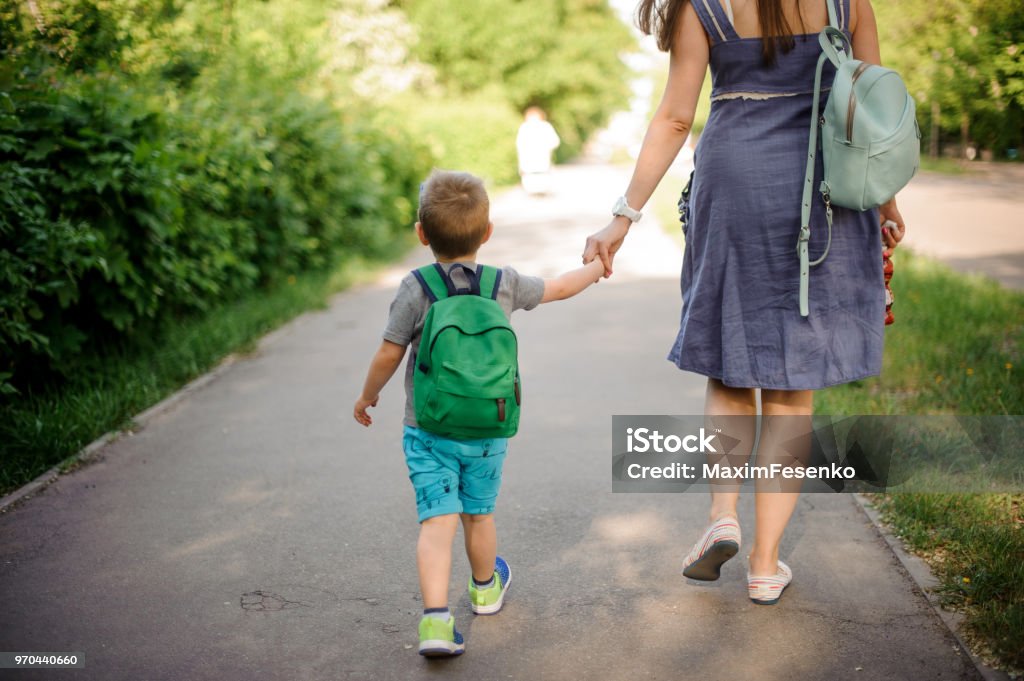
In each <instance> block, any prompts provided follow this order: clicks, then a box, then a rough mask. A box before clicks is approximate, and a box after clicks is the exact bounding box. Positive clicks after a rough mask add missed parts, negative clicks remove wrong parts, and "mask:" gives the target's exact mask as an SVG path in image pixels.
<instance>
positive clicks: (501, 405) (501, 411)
mask: <svg viewBox="0 0 1024 681" xmlns="http://www.w3.org/2000/svg"><path fill="white" fill-rule="evenodd" d="M498 420H499V421H504V420H505V398H504V397H499V398H498Z"/></svg>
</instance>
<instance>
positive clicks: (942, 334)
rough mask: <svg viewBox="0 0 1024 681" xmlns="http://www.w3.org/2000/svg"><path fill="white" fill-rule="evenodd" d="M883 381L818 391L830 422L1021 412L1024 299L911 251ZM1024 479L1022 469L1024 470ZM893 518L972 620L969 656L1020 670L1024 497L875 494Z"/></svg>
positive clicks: (954, 604) (904, 259)
mask: <svg viewBox="0 0 1024 681" xmlns="http://www.w3.org/2000/svg"><path fill="white" fill-rule="evenodd" d="M894 264H895V267H896V269H895V272H894V276H893V279H892V288H893V293H894V296H895V305H894V307H893V310H894V312H895V314H896V323H895V324H893V325H892V326H890V327H889V328H888V329H887V330H886V343H885V346H886V349H885V358H884V365H883V371H882V375H881V376H880V377H879V378H875V379H871V380H868V381H857V382H855V383H849V384H845V385H842V386H836V387H834V388H829V389H828V390H823V391H819V392H818V393H817V395H816V396H815V410H816V411H817V412H818V413H822V414H960V415H994V414H1024V372H1022V371H1021V368H1022V367H1021V364H1022V359H1021V353H1022V350H1024V348H1022V332H1024V294H1021V293H1020V292H1017V291H1008V290H1006V289H1004V288H1001V287H1000V286H999V285H998V284H996V283H995V282H993V281H991V280H989V279H986V278H983V277H978V276H966V275H962V274H958V273H955V272H953V271H952V270H950V269H949V268H947V267H946V266H944V265H942V264H940V263H937V262H935V261H932V260H928V259H926V258H923V257H919V256H915V255H913V254H912V253H911V252H909V251H907V250H906V249H898V250H897V251H896V254H895V256H894ZM1018 470H1019V468H1018ZM872 502H873V503H875V504H876V505H877V506H878V507H879V509H880V510H881V512H882V514H883V517H884V519H885V521H886V522H887V523H888V524H889V525H890V526H892V527H893V528H894V529H895V530H896V532H897V533H898V534H899V535H900V536H901V537H902V538H903V539H904V540H905V541H906V543H907V544H908V546H910V548H911V549H913V550H914V551H915V552H917V553H918V554H919V555H921V556H922V557H923V558H924V559H925V560H926V561H927V562H928V564H929V566H930V567H931V568H932V571H933V572H934V574H935V576H936V577H937V578H938V579H939V581H940V587H939V593H940V594H941V596H942V599H943V602H944V603H945V604H946V605H947V606H948V607H951V608H954V609H956V610H959V611H961V612H962V613H963V614H964V617H965V619H964V624H963V629H964V633H965V635H966V637H967V638H968V640H970V641H971V644H972V647H974V648H975V650H976V651H977V652H979V653H980V654H981V655H982V656H983V657H985V658H986V659H988V660H990V661H991V662H992V663H994V664H997V665H1000V666H1003V667H1005V668H1009V669H1013V668H1017V669H1020V668H1024V518H1022V515H1021V512H1022V508H1024V494H907V493H902V494H901V493H893V494H885V495H878V494H876V495H872Z"/></svg>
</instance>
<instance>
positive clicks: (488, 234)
mask: <svg viewBox="0 0 1024 681" xmlns="http://www.w3.org/2000/svg"><path fill="white" fill-rule="evenodd" d="M492 234H494V223H493V222H490V221H488V222H487V231H486V232H485V233H484V238H483V239H482V240H481V241H480V245H481V246H483V245H484V244H485V243H487V240H488V239H490V238H491V235H492Z"/></svg>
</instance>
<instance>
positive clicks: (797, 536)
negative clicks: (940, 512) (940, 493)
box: [0, 165, 976, 681]
mask: <svg viewBox="0 0 1024 681" xmlns="http://www.w3.org/2000/svg"><path fill="white" fill-rule="evenodd" d="M625 172H626V171H624V170H622V169H617V168H612V167H608V166H603V165H577V166H571V167H566V168H562V169H559V172H558V173H557V174H556V176H555V178H554V179H555V193H554V194H553V195H552V196H549V197H545V198H530V197H527V196H525V195H523V194H522V193H521V192H519V191H518V190H514V191H510V192H507V193H504V194H502V195H501V196H499V197H497V198H496V199H495V201H494V205H493V217H494V221H495V224H496V235H495V237H494V238H493V239H492V241H491V243H489V244H487V245H486V246H485V247H484V249H483V250H482V252H481V261H485V262H492V263H498V264H504V263H508V264H513V265H514V266H516V267H517V268H518V269H519V270H520V271H522V272H524V273H529V274H539V275H550V274H554V273H557V272H558V271H561V270H562V269H565V268H569V267H573V266H575V265H576V264H577V263H578V262H579V254H580V251H581V247H582V243H583V238H584V236H585V235H586V234H588V233H590V232H591V231H593V230H594V229H596V228H598V227H600V226H601V225H603V224H604V223H605V221H606V213H607V208H608V205H606V204H609V205H610V201H609V200H606V199H608V197H614V196H616V195H617V194H618V193H619V192H621V188H622V187H623V186H624V184H625V181H626V175H625ZM595 197H599V200H598V199H595ZM633 231H634V233H633V234H631V236H630V237H629V240H628V241H627V244H626V247H625V248H624V250H623V251H622V253H621V256H620V258H619V259H618V260H617V261H616V265H617V267H616V270H617V271H616V275H615V277H613V278H612V279H611V280H608V281H603V282H601V283H600V284H599V285H597V286H596V287H593V288H591V289H590V290H588V291H586V292H584V293H583V294H582V295H581V296H579V297H578V298H575V299H573V300H570V301H566V302H560V303H553V304H550V305H543V306H541V307H540V308H538V309H536V310H534V311H530V312H518V313H516V314H515V315H514V316H513V323H514V324H515V326H516V328H517V331H518V333H519V337H520V344H521V365H522V371H523V376H524V405H523V413H522V424H523V425H522V427H521V430H520V434H519V435H517V436H516V437H515V439H514V441H513V443H512V446H511V448H510V454H509V457H508V460H507V463H506V469H505V477H504V482H503V486H502V491H501V496H500V498H499V502H498V510H497V517H498V532H499V550H500V553H501V554H502V555H504V556H505V557H506V558H507V559H508V561H509V563H510V564H511V566H512V570H513V573H514V582H513V585H512V588H511V591H510V594H509V596H508V599H507V601H506V605H505V608H504V609H503V611H502V612H501V613H500V614H498V615H497V616H493V617H474V616H473V615H472V613H471V612H470V609H469V604H468V600H467V597H466V593H465V583H466V580H467V579H468V578H469V568H468V565H467V563H466V561H465V559H464V558H463V557H462V556H461V554H460V553H459V552H458V551H457V553H456V560H455V563H454V566H455V568H454V574H453V578H452V590H451V594H452V601H451V604H452V607H453V608H454V612H455V615H456V620H457V623H458V626H459V628H460V629H461V630H462V631H463V633H464V634H465V636H466V639H467V652H466V654H465V655H463V656H462V657H461V658H458V659H454V660H446V661H427V660H424V659H422V658H421V657H420V656H419V655H417V654H416V649H415V647H416V644H417V637H416V636H417V634H416V625H417V622H418V620H419V617H420V612H421V603H420V600H419V595H418V586H417V579H416V569H415V541H416V534H417V524H416V514H415V503H414V497H413V493H412V488H411V485H410V484H409V482H408V479H407V477H406V471H405V465H404V461H403V456H402V451H401V423H400V422H401V413H402V401H403V396H402V386H401V383H400V381H399V380H398V378H397V377H396V379H395V380H393V381H392V384H391V385H389V386H388V387H387V389H386V390H385V391H384V393H383V395H382V399H381V403H380V406H379V408H377V409H376V410H375V412H374V416H375V424H374V425H373V427H372V428H370V429H364V428H362V427H360V426H359V425H357V424H356V423H355V422H354V421H353V419H352V417H351V407H352V403H353V401H354V399H355V397H356V396H357V394H358V392H359V389H360V386H361V383H362V380H363V376H364V373H365V370H366V366H367V363H368V361H369V358H370V356H371V354H372V352H373V351H374V349H375V347H376V346H377V344H378V343H379V338H380V332H381V330H382V329H383V325H384V321H385V318H386V314H387V309H388V303H389V301H390V300H391V297H392V296H393V292H394V285H395V283H396V282H397V281H398V279H400V277H401V276H402V274H403V273H404V272H406V271H408V269H409V268H411V267H413V266H416V265H419V264H421V263H424V262H427V256H428V254H427V253H426V252H425V250H421V251H418V252H417V253H416V254H415V255H414V256H413V257H412V258H410V259H409V260H408V261H407V262H405V263H403V264H402V265H401V266H400V267H396V268H394V269H393V270H392V271H390V272H388V273H386V274H385V275H384V276H382V277H381V278H380V280H379V281H377V282H375V283H373V284H372V285H365V286H361V287H358V288H355V289H352V290H349V291H347V292H345V293H343V294H340V295H338V296H337V297H336V298H335V299H334V300H333V301H332V303H331V305H330V306H329V308H328V309H326V310H323V311H317V312H313V313H309V314H305V315H303V316H301V317H299V318H298V319H296V320H294V321H293V322H292V323H290V324H288V325H286V326H285V327H283V328H282V329H279V330H278V331H276V332H274V333H272V334H270V335H269V336H267V337H266V338H265V339H263V341H262V342H261V343H260V344H259V346H258V349H257V350H256V351H255V352H253V353H252V354H251V355H249V356H246V357H244V358H241V359H240V360H239V361H237V362H235V363H234V364H233V365H231V366H230V367H229V368H228V369H227V370H226V371H224V372H223V373H222V374H221V375H219V376H218V377H217V378H216V380H213V381H211V382H209V383H208V384H206V385H205V386H204V387H202V388H201V389H199V390H196V391H195V392H194V393H192V394H190V395H189V396H188V397H187V398H185V399H183V400H181V401H179V402H178V403H177V404H176V405H175V406H174V407H173V408H171V409H169V410H167V411H165V412H162V413H160V414H159V415H158V416H156V417H155V418H153V419H151V420H150V421H149V422H148V423H147V424H146V426H145V427H144V428H142V429H141V430H139V431H138V432H136V433H135V434H133V435H130V436H124V437H122V438H120V439H118V440H116V441H115V442H113V443H112V444H110V445H109V446H107V447H106V448H104V449H103V450H102V451H101V452H100V454H99V455H98V456H96V457H95V458H94V460H93V463H91V464H89V465H87V466H84V467H82V468H81V469H79V470H77V471H75V472H73V473H71V474H68V475H65V476H62V477H61V478H59V480H58V481H57V482H56V483H54V484H52V485H50V486H49V487H47V488H46V489H45V490H44V491H43V492H41V493H39V494H37V495H35V496H33V497H31V498H28V499H26V500H25V501H23V502H21V503H19V504H18V505H16V506H15V507H13V508H11V509H10V510H8V511H7V512H6V513H4V514H2V515H0V602H2V603H3V609H2V611H0V612H2V615H0V651H37V652H44V651H46V652H51V651H76V652H80V653H83V654H84V658H85V667H84V668H83V669H76V670H34V671H29V670H17V671H15V670H3V669H0V678H3V679H8V678H10V679H18V680H22V679H24V680H29V679H61V680H63V679H97V680H103V681H117V680H122V679H124V680H128V679H131V680H132V681H135V680H138V679H175V680H182V679H189V680H191V679H221V680H224V681H227V680H232V679H238V680H240V681H241V680H255V679H274V680H277V679H281V680H289V681H293V680H296V679H366V680H373V681H379V680H388V679H396V680H398V679H401V680H407V679H429V678H435V677H436V678H440V677H444V678H447V679H473V680H475V681H479V680H485V681H486V680H490V679H493V680H498V679H502V680H507V679H523V680H534V679H609V680H611V679H704V680H709V681H713V680H715V679H752V680H758V681H760V680H772V679H780V680H781V679H806V680H817V679H821V680H826V679H827V680H835V679H857V680H858V681H869V680H870V681H874V680H881V679H899V680H916V679H950V680H952V679H974V678H976V672H975V671H974V668H973V666H972V665H971V664H970V661H969V660H968V659H967V658H966V657H965V656H963V655H962V654H961V653H959V652H958V648H957V646H956V644H955V641H954V640H953V638H952V637H951V636H950V635H949V633H948V631H947V630H946V629H945V628H944V626H943V625H942V624H941V622H940V621H939V619H938V618H937V617H936V616H935V614H934V613H933V611H932V610H931V609H930V608H929V606H928V604H927V603H926V601H925V599H924V597H923V596H922V594H921V593H920V592H919V591H918V590H917V588H916V587H915V585H914V583H913V582H912V581H911V580H910V579H909V578H908V577H907V576H906V574H905V573H904V572H903V570H902V568H901V567H900V566H899V564H898V562H897V561H896V560H895V558H894V557H893V555H892V553H891V551H890V550H889V549H888V548H887V546H886V544H885V543H884V541H883V540H882V539H881V538H880V537H879V535H878V534H877V532H876V530H875V529H874V527H873V526H872V525H871V524H870V523H869V522H868V520H867V519H866V518H865V516H864V515H863V513H862V512H861V511H860V509H859V508H858V507H857V506H856V505H855V503H854V502H853V500H852V499H851V498H849V497H848V496H847V495H838V494H834V495H821V494H819V495H805V496H804V497H802V499H801V501H800V503H799V505H798V508H797V511H796V514H795V516H794V518H793V520H792V522H791V524H790V527H789V529H788V531H787V533H786V535H785V538H784V540H783V544H782V558H783V559H784V560H786V562H787V563H788V564H789V565H790V566H792V568H793V571H794V575H795V577H794V582H793V584H792V586H791V587H790V588H789V590H788V591H787V592H786V594H785V596H784V598H783V599H782V601H781V602H780V603H779V605H777V606H774V607H759V606H755V605H753V604H752V603H751V602H750V601H749V600H748V599H747V597H746V583H745V579H744V574H745V570H746V561H745V555H746V551H745V549H741V552H740V555H739V556H738V557H737V558H736V559H734V560H732V561H730V562H729V563H727V564H726V566H725V568H724V571H723V576H722V579H721V580H719V581H718V582H713V583H697V582H690V581H688V580H686V579H685V578H683V577H682V576H681V574H680V569H681V562H682V560H683V557H684V556H685V555H686V553H687V551H688V550H689V549H690V546H691V544H692V543H693V542H694V541H695V540H696V539H697V537H698V536H699V535H700V533H701V532H702V530H703V529H704V525H705V519H706V513H707V504H708V500H707V498H706V497H705V496H704V495H701V494H613V493H612V492H611V479H610V478H611V476H610V472H611V451H610V450H611V446H610V445H611V415H612V414H663V413H665V414H673V413H675V414H696V413H700V411H701V408H702V404H703V393H704V380H703V379H702V378H701V377H699V376H695V375H693V374H687V373H684V372H680V371H679V370H677V369H676V368H675V367H674V365H672V364H671V363H669V362H668V361H666V359H665V357H666V355H667V353H668V350H669V347H670V345H671V343H672V341H673V339H674V336H675V332H676V325H677V320H678V315H679V306H680V297H679V287H678V271H679V265H680V253H679V250H678V247H677V245H676V243H675V242H674V241H673V240H672V239H671V238H669V237H667V236H665V234H664V233H663V232H662V231H661V230H660V228H659V227H658V225H657V224H656V223H655V220H653V218H652V217H649V218H645V220H644V221H643V222H641V223H639V224H638V225H637V226H636V227H634V230H633ZM740 509H741V522H742V526H743V529H744V531H745V532H746V533H747V536H752V531H753V522H752V520H753V517H752V499H750V498H749V497H744V498H743V499H742V500H741V506H740ZM460 542H461V539H456V544H455V546H456V549H457V550H458V549H459V546H460Z"/></svg>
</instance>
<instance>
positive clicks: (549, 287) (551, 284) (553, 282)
mask: <svg viewBox="0 0 1024 681" xmlns="http://www.w3.org/2000/svg"><path fill="white" fill-rule="evenodd" d="M603 276H604V265H603V264H601V261H600V260H593V261H591V262H590V263H589V264H587V265H584V266H583V267H580V268H579V269H575V270H572V271H570V272H566V273H565V274H560V275H559V276H557V277H555V278H554V279H545V280H544V297H543V298H541V299H540V302H542V303H550V302H551V301H553V300H565V299H566V298H572V297H573V296H574V295H576V294H577V293H579V292H580V291H582V290H583V289H585V288H587V287H588V286H590V285H591V284H593V283H595V282H598V281H600V280H601V277H603Z"/></svg>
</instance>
